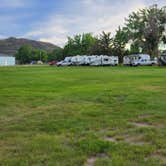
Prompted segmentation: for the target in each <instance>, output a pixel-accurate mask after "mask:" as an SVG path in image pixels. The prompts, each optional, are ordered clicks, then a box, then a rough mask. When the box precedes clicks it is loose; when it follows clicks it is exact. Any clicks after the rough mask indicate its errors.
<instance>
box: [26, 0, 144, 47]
mask: <svg viewBox="0 0 166 166" xmlns="http://www.w3.org/2000/svg"><path fill="white" fill-rule="evenodd" d="M74 3H75V4H71V6H72V9H71V10H70V12H68V13H66V14H63V15H57V13H55V14H52V16H51V17H49V18H48V20H43V22H45V23H38V24H37V25H36V28H35V29H33V30H32V31H30V32H28V33H27V34H26V35H25V37H34V38H38V39H39V40H41V41H47V42H52V43H54V44H59V45H60V46H63V45H64V43H65V41H66V37H67V36H71V35H74V34H77V33H83V32H93V33H94V34H99V33H101V31H110V32H112V33H113V34H114V32H115V30H116V29H117V28H118V26H119V25H123V24H124V18H125V17H127V16H128V15H129V14H130V13H131V12H132V11H136V10H138V9H139V8H143V7H145V6H146V5H147V4H146V3H145V0H134V1H131V0H123V1H122V0H120V1H117V2H115V1H114V2H113V1H111V0H82V1H77V2H74Z"/></svg>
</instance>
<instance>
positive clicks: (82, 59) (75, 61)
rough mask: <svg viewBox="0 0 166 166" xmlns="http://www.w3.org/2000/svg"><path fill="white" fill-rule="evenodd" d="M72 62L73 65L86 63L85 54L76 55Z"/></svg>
mask: <svg viewBox="0 0 166 166" xmlns="http://www.w3.org/2000/svg"><path fill="white" fill-rule="evenodd" d="M71 63H72V65H76V66H80V65H85V56H83V55H82V56H80V55H77V56H74V57H72V58H71Z"/></svg>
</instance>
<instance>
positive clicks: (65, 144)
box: [0, 66, 166, 166]
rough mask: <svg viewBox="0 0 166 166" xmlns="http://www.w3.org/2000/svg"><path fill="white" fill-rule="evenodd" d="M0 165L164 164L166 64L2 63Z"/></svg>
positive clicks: (165, 160) (0, 83)
mask: <svg viewBox="0 0 166 166" xmlns="http://www.w3.org/2000/svg"><path fill="white" fill-rule="evenodd" d="M0 165H2V166H81V165H85V166H86V165H87V166H93V165H96V166H130V165H131V166H158V165H166V68H160V67H137V68H132V67H131V68H129V67H104V68H103V67H97V68H95V67H66V68H56V67H46V66H45V67H4V68H0Z"/></svg>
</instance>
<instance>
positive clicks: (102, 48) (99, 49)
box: [90, 31, 113, 55]
mask: <svg viewBox="0 0 166 166" xmlns="http://www.w3.org/2000/svg"><path fill="white" fill-rule="evenodd" d="M112 42H113V39H112V38H111V33H110V32H108V33H106V32H104V31H103V32H102V34H100V36H99V38H98V39H96V42H95V43H94V44H93V45H92V47H91V48H90V54H96V55H101V54H102V55H111V53H112Z"/></svg>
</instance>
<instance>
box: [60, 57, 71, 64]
mask: <svg viewBox="0 0 166 166" xmlns="http://www.w3.org/2000/svg"><path fill="white" fill-rule="evenodd" d="M71 58H72V57H66V58H65V59H64V60H63V61H60V62H58V63H57V66H71V65H72V63H71Z"/></svg>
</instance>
